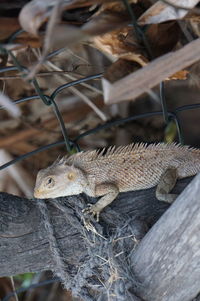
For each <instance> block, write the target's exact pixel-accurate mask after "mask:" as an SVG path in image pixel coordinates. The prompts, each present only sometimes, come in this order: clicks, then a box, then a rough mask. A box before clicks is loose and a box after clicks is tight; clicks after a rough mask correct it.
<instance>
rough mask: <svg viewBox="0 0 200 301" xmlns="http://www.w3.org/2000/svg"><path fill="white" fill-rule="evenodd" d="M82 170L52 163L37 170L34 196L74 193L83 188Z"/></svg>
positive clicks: (42, 196) (54, 196)
mask: <svg viewBox="0 0 200 301" xmlns="http://www.w3.org/2000/svg"><path fill="white" fill-rule="evenodd" d="M84 179H85V177H84V175H83V172H82V171H81V170H80V169H79V168H76V167H74V166H69V165H65V164H53V165H51V166H49V167H48V168H46V169H42V170H40V171H39V172H38V174H37V178H36V183H35V188H34V197H36V198H40V199H46V198H57V197H61V196H68V195H76V194H79V193H81V192H83V189H84V185H85V183H84Z"/></svg>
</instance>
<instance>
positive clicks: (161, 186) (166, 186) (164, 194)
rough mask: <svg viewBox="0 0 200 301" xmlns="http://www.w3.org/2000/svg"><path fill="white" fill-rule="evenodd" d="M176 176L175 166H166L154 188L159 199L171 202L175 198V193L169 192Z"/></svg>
mask: <svg viewBox="0 0 200 301" xmlns="http://www.w3.org/2000/svg"><path fill="white" fill-rule="evenodd" d="M177 178H178V176H177V170H176V169H175V168H168V169H167V170H166V171H165V172H164V173H163V174H162V176H161V178H160V181H159V183H158V185H157V188H156V197H157V199H158V200H159V201H164V202H167V203H173V201H174V200H175V199H176V198H177V195H176V194H172V193H169V192H170V191H171V190H172V189H173V188H174V186H175V184H176V181H177Z"/></svg>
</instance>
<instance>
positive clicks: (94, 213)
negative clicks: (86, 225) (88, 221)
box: [82, 204, 100, 222]
mask: <svg viewBox="0 0 200 301" xmlns="http://www.w3.org/2000/svg"><path fill="white" fill-rule="evenodd" d="M87 206H88V207H87V208H85V209H83V210H82V212H83V213H84V214H91V215H92V216H93V217H95V216H96V221H97V222H99V215H100V211H99V209H98V208H97V207H96V206H95V204H87Z"/></svg>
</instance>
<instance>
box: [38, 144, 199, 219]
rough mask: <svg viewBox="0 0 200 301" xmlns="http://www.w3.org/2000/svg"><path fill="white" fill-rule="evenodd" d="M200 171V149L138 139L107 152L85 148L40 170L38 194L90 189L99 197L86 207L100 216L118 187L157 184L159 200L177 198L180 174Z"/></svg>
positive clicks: (56, 194)
mask: <svg viewBox="0 0 200 301" xmlns="http://www.w3.org/2000/svg"><path fill="white" fill-rule="evenodd" d="M198 172H200V150H199V149H195V148H191V147H189V146H181V145H179V144H176V143H171V144H164V143H158V144H149V145H147V144H144V143H136V144H130V145H128V146H120V147H118V148H115V147H110V148H108V150H107V151H106V152H105V149H103V150H102V151H98V150H97V151H96V150H94V151H86V152H80V153H76V154H73V155H71V156H69V157H68V156H65V157H63V158H62V159H60V160H56V161H55V162H54V163H53V164H52V165H51V166H49V167H47V168H46V169H42V170H40V171H39V172H38V175H37V179H36V184H35V189H34V196H35V197H36V198H41V199H43V198H56V197H61V196H69V195H77V194H79V193H82V192H84V193H86V194H87V195H88V196H91V197H99V196H100V197H101V198H100V199H99V200H98V201H97V203H96V204H93V205H91V204H89V205H88V208H86V209H85V211H86V212H87V213H92V214H93V215H96V216H97V220H98V219H99V214H100V212H101V211H102V209H103V208H104V207H106V206H107V205H109V204H110V203H111V202H112V201H113V200H114V199H115V198H116V197H117V195H118V194H119V192H125V191H131V190H140V189H147V188H151V187H153V186H156V185H157V188H156V197H157V199H158V200H161V201H166V202H170V203H171V202H173V201H174V199H175V198H176V197H177V195H174V194H170V193H169V192H170V191H171V190H172V188H173V187H174V185H175V183H176V181H177V179H180V178H185V177H189V176H193V175H195V174H196V173H198Z"/></svg>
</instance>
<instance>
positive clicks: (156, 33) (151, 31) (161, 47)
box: [146, 21, 180, 57]
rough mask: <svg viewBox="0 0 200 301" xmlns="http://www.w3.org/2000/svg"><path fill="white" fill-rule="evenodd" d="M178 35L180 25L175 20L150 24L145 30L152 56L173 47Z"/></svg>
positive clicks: (156, 55) (163, 52)
mask: <svg viewBox="0 0 200 301" xmlns="http://www.w3.org/2000/svg"><path fill="white" fill-rule="evenodd" d="M179 36H180V27H179V25H178V23H177V22H176V21H171V22H166V23H161V24H152V25H150V26H149V27H148V29H147V31H146V37H147V40H148V43H149V45H150V48H151V50H152V53H153V55H154V57H158V56H160V55H163V54H165V53H167V52H169V51H171V50H173V49H174V47H175V46H176V44H177V42H178V40H179Z"/></svg>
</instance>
